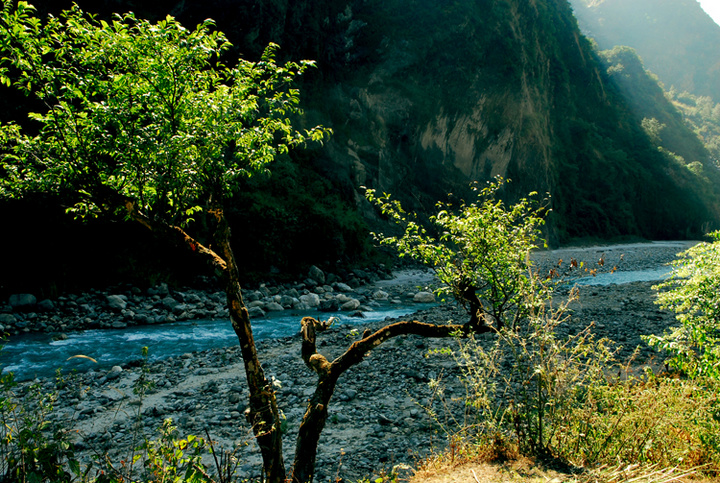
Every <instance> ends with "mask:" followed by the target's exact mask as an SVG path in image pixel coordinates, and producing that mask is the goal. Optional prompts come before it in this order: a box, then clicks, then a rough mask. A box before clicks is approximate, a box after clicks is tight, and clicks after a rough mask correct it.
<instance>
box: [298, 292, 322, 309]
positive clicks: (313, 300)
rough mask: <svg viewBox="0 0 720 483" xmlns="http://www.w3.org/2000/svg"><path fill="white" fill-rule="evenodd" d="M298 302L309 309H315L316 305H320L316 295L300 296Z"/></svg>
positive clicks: (318, 297)
mask: <svg viewBox="0 0 720 483" xmlns="http://www.w3.org/2000/svg"><path fill="white" fill-rule="evenodd" d="M300 302H302V303H304V304H305V305H307V306H308V307H310V308H313V307H317V306H318V305H320V296H319V295H318V294H316V293H309V294H306V295H301V296H300Z"/></svg>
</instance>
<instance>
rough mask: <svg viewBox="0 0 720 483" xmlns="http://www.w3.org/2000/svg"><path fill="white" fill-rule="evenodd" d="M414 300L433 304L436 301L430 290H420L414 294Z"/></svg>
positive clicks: (419, 302)
mask: <svg viewBox="0 0 720 483" xmlns="http://www.w3.org/2000/svg"><path fill="white" fill-rule="evenodd" d="M413 302H415V303H418V304H431V303H434V302H435V295H433V294H432V293H430V292H418V293H416V294H415V295H413Z"/></svg>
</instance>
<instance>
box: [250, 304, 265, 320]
mask: <svg viewBox="0 0 720 483" xmlns="http://www.w3.org/2000/svg"><path fill="white" fill-rule="evenodd" d="M248 314H250V317H251V318H254V319H259V318H262V317H265V311H264V310H263V309H262V308H260V307H250V308H249V309H248Z"/></svg>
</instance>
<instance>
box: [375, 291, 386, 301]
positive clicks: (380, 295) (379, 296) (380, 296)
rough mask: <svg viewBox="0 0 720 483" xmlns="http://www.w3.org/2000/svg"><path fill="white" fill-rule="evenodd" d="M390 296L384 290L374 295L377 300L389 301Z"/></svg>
mask: <svg viewBox="0 0 720 483" xmlns="http://www.w3.org/2000/svg"><path fill="white" fill-rule="evenodd" d="M389 296H390V294H388V293H387V292H385V291H384V290H378V291H376V292H375V293H373V295H372V297H373V298H374V299H375V300H387V299H388V297H389Z"/></svg>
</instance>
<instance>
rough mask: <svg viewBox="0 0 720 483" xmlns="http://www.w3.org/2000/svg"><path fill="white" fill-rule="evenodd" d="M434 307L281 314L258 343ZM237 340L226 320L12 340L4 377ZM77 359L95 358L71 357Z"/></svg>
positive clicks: (81, 368)
mask: <svg viewBox="0 0 720 483" xmlns="http://www.w3.org/2000/svg"><path fill="white" fill-rule="evenodd" d="M431 305H432V304H412V305H410V306H392V305H388V306H387V307H383V308H377V310H376V311H373V312H364V315H365V318H357V317H349V316H348V315H347V313H336V314H328V313H320V312H316V311H307V312H298V311H290V310H288V311H286V312H276V313H273V314H272V315H270V316H268V317H265V318H262V319H256V320H253V335H254V337H255V339H256V340H262V339H268V338H280V337H288V336H293V335H297V334H299V331H300V320H301V319H302V317H304V316H312V317H315V318H318V319H323V320H326V319H328V318H329V317H330V316H334V317H336V318H338V319H339V320H338V322H337V323H338V324H365V323H368V322H375V321H381V320H384V319H386V318H388V317H391V318H394V317H402V316H404V315H407V314H409V313H412V312H415V311H417V310H421V309H424V308H428V307H430V306H431ZM237 343H238V341H237V336H236V335H235V332H234V331H233V329H232V326H231V325H230V321H229V320H227V319H218V320H196V321H185V322H175V323H171V324H162V325H146V326H137V327H129V328H126V329H103V330H86V331H81V332H71V333H68V338H67V339H66V340H57V341H54V340H52V338H51V336H49V335H47V334H27V335H22V336H17V337H13V338H11V339H10V341H8V342H7V344H5V347H4V348H3V350H2V352H1V353H0V367H2V371H3V372H8V371H12V372H14V373H15V376H16V378H17V379H18V380H27V379H32V378H34V377H44V376H51V375H53V374H54V373H55V371H56V369H58V368H61V369H62V371H63V373H64V374H67V373H69V372H70V371H72V370H77V371H78V372H85V371H88V370H90V369H96V370H107V369H109V368H110V367H112V366H114V365H121V364H123V363H126V362H128V361H131V360H134V359H139V358H140V355H141V351H142V348H143V347H144V346H147V347H149V348H150V351H149V359H150V360H151V361H153V360H157V359H166V358H168V357H175V356H179V355H182V354H185V353H187V352H194V351H201V350H206V349H213V348H219V347H229V346H233V345H237ZM76 355H83V356H87V357H92V358H93V359H95V360H96V361H97V362H92V361H90V360H89V359H86V358H72V359H71V357H73V356H76Z"/></svg>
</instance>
